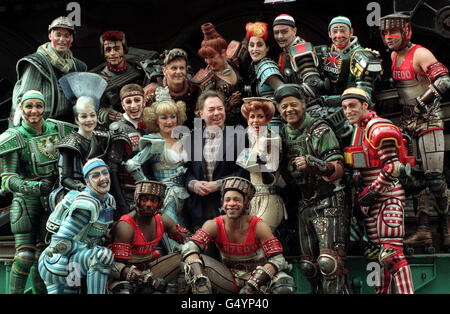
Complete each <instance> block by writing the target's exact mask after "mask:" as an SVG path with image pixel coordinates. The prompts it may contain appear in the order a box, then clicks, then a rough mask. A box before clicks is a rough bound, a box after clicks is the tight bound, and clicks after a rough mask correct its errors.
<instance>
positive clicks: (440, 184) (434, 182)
mask: <svg viewBox="0 0 450 314" xmlns="http://www.w3.org/2000/svg"><path fill="white" fill-rule="evenodd" d="M425 182H426V185H427V187H428V188H429V189H430V192H431V193H433V194H437V195H440V194H445V191H446V190H447V183H446V182H445V177H444V174H443V173H442V172H428V173H425Z"/></svg>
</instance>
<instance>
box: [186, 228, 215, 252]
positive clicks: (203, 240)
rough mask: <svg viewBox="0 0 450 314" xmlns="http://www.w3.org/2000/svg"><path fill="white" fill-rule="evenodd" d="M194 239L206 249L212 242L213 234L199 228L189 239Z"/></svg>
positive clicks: (201, 247) (202, 248)
mask: <svg viewBox="0 0 450 314" xmlns="http://www.w3.org/2000/svg"><path fill="white" fill-rule="evenodd" d="M189 240H190V241H194V242H195V243H196V244H197V245H198V246H199V247H200V249H201V250H202V251H204V250H206V248H207V247H208V244H209V243H210V242H211V236H210V235H209V233H208V232H206V231H205V230H203V229H201V228H200V229H198V230H197V232H196V233H195V234H194V235H193V236H192V237H191V238H190V239H189Z"/></svg>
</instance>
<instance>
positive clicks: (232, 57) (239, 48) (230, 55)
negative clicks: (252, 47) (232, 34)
mask: <svg viewBox="0 0 450 314" xmlns="http://www.w3.org/2000/svg"><path fill="white" fill-rule="evenodd" d="M247 53H248V50H247V47H246V45H244V44H242V42H239V41H237V40H232V41H230V43H229V44H228V47H227V50H226V57H227V59H228V60H229V61H230V62H231V63H232V64H233V65H234V66H235V67H236V68H239V67H240V65H241V64H242V63H243V62H244V60H245V58H246V56H247Z"/></svg>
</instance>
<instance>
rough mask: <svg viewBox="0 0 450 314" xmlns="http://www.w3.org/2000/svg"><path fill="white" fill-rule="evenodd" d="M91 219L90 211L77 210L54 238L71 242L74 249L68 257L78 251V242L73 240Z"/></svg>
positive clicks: (67, 218)
mask: <svg viewBox="0 0 450 314" xmlns="http://www.w3.org/2000/svg"><path fill="white" fill-rule="evenodd" d="M90 218H91V213H90V212H89V211H87V210H83V209H76V210H74V211H73V212H72V214H71V215H69V216H68V217H66V218H65V219H64V221H63V222H62V224H61V227H60V228H59V230H58V232H57V233H56V234H55V235H54V237H55V238H60V239H61V238H62V239H67V240H70V241H71V243H72V247H71V249H70V252H68V253H67V255H68V254H70V253H72V252H75V251H77V249H78V248H77V241H74V240H73V239H74V238H75V236H77V235H79V234H80V233H81V232H82V230H83V228H84V227H85V226H87V225H88V224H89V220H90Z"/></svg>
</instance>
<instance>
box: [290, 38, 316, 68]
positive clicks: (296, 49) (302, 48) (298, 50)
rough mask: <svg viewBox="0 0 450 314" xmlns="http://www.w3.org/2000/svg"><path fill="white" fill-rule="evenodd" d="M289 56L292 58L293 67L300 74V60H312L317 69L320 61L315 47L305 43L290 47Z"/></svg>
mask: <svg viewBox="0 0 450 314" xmlns="http://www.w3.org/2000/svg"><path fill="white" fill-rule="evenodd" d="M288 53H289V56H290V57H291V65H292V68H293V69H294V71H295V72H298V70H299V69H298V67H297V64H301V63H302V62H299V59H302V58H306V57H309V58H312V60H313V61H314V66H315V67H317V66H318V65H319V59H318V58H317V55H316V51H315V49H314V47H313V45H312V44H311V43H310V42H304V43H301V44H298V45H295V46H292V47H289V50H288Z"/></svg>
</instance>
